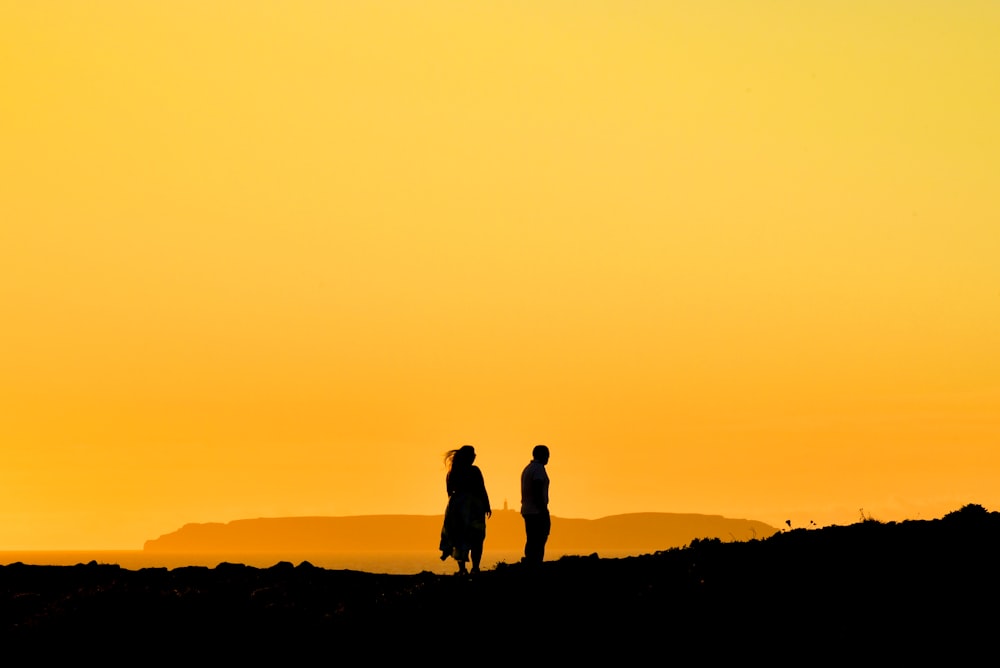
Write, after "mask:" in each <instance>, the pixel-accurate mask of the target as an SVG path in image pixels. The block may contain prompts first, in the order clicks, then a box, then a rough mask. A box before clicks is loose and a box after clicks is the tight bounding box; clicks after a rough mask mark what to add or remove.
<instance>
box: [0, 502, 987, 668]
mask: <svg viewBox="0 0 1000 668" xmlns="http://www.w3.org/2000/svg"><path fill="white" fill-rule="evenodd" d="M998 567H1000V515H998V514H997V513H989V512H986V511H985V510H984V509H982V508H981V507H979V506H973V505H970V506H966V507H964V508H962V509H960V510H958V511H955V512H954V513H950V514H948V515H946V516H945V517H943V518H941V519H938V520H924V521H906V522H899V523H880V522H876V521H863V522H859V523H857V524H854V525H850V526H833V527H825V528H821V529H811V530H806V529H798V530H793V531H786V532H783V533H779V534H776V535H774V536H772V537H770V538H767V539H765V540H751V541H746V542H730V543H723V542H721V541H719V540H717V539H706V540H695V541H693V542H692V543H691V544H690V545H688V546H686V547H684V548H677V549H670V550H666V551H663V552H657V553H653V554H648V555H643V556H637V557H629V558H624V559H602V558H599V557H597V556H596V555H595V556H592V557H564V558H562V559H559V560H557V561H551V562H546V563H544V564H542V566H541V567H539V568H537V569H529V568H527V567H525V566H523V565H522V564H512V565H505V564H499V565H497V567H496V568H494V569H492V570H488V571H484V572H483V573H481V574H479V575H477V576H474V577H471V578H469V577H459V576H442V575H436V574H432V573H422V574H416V575H384V574H374V573H363V572H357V571H337V570H326V569H322V568H317V567H314V566H311V565H310V564H308V563H302V564H297V565H293V564H291V563H279V564H276V565H275V566H272V567H270V568H253V567H248V566H244V565H240V564H220V565H219V566H216V567H215V568H204V567H186V568H176V569H172V570H167V569H140V570H134V571H132V570H126V569H122V568H119V567H118V566H115V565H107V564H97V563H90V564H80V565H77V566H31V565H24V564H11V565H7V566H0V640H2V641H3V646H4V647H5V648H6V649H7V651H8V652H19V653H21V654H22V655H23V654H24V653H25V652H27V653H28V654H27V655H28V656H30V657H33V658H34V659H36V660H37V662H44V661H45V660H47V659H52V660H55V659H57V658H58V659H65V658H71V659H83V658H87V657H93V658H95V659H97V660H104V661H105V662H117V661H119V660H120V661H122V662H124V661H129V662H130V663H135V662H146V661H152V660H154V659H156V660H175V659H176V660H189V661H193V662H195V663H197V662H198V661H199V660H212V661H221V660H226V661H236V660H281V661H284V662H286V663H288V662H291V663H292V664H294V665H299V664H305V663H310V664H311V663H316V662H322V663H326V664H330V663H347V664H348V665H357V664H358V663H359V662H360V661H362V660H364V661H365V662H368V663H371V662H375V663H379V664H381V663H384V662H387V661H390V660H392V661H396V660H411V661H416V660H421V661H422V660H431V661H447V662H449V663H452V662H454V661H462V662H465V661H486V660H490V661H507V660H510V661H521V662H524V661H525V660H527V659H528V658H529V657H534V658H533V659H532V660H531V662H532V663H535V662H536V660H537V661H543V660H551V661H560V662H566V661H593V660H598V658H599V659H600V660H602V661H604V660H612V661H613V662H614V664H615V665H618V664H624V663H631V662H633V661H639V660H641V661H649V660H650V659H649V657H650V656H653V657H659V659H662V661H661V660H656V662H657V663H661V662H667V661H669V660H675V659H676V660H681V658H684V660H685V662H690V660H691V658H692V657H697V658H698V659H699V660H702V659H703V660H705V661H709V662H716V661H718V660H723V659H725V660H752V661H757V660H760V659H765V660H767V661H768V662H769V663H779V664H784V665H792V664H795V665H800V664H809V663H813V662H817V661H819V659H820V658H822V659H823V662H824V663H825V662H826V661H829V660H851V661H852V662H859V663H873V662H876V661H877V662H883V661H884V662H892V663H899V662H900V661H909V660H922V661H926V660H930V659H931V658H932V657H941V660H945V657H947V660H948V661H949V664H951V665H956V664H957V665H961V664H963V663H964V660H963V659H964V658H965V657H968V658H970V660H971V658H972V657H977V656H980V655H981V654H983V653H984V652H988V653H989V656H992V655H994V654H995V635H996V632H997V631H996V630H997V628H998V626H997V623H998V622H1000V619H998V612H997V601H998V594H1000V568H998Z"/></svg>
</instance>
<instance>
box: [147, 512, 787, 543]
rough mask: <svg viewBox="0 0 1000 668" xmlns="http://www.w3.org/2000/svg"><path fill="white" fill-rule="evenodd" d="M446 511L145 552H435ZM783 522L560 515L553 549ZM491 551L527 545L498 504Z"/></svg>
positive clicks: (340, 521)
mask: <svg viewBox="0 0 1000 668" xmlns="http://www.w3.org/2000/svg"><path fill="white" fill-rule="evenodd" d="M442 519H443V518H442V516H440V515H358V516H345V517H276V518H257V519H241V520H233V521H231V522H226V523H219V522H210V523H202V524H186V525H184V526H183V527H181V528H180V529H178V530H177V531H174V532H171V533H168V534H164V535H162V536H160V537H159V538H155V539H152V540H147V541H146V543H145V544H144V546H143V551H144V552H159V553H165V552H175V553H182V552H188V553H195V552H198V553H213V552H220V553H230V554H239V553H256V552H278V551H294V552H302V553H306V552H316V553H319V552H380V551H419V550H428V551H435V550H436V549H437V541H438V536H439V535H440V531H441V522H442ZM777 532H778V529H776V528H775V527H772V526H769V525H768V524H765V523H764V522H759V521H756V520H748V519H732V518H727V517H722V516H721V515H698V514H680V513H628V514H623V515H610V516H608V517H602V518H600V519H595V520H588V519H571V518H563V517H553V518H552V535H551V537H550V539H549V545H548V547H549V549H551V550H553V551H563V552H567V551H581V552H583V553H587V554H589V553H593V552H599V551H602V550H608V551H617V552H622V551H634V552H635V553H636V554H639V553H648V552H655V551H657V550H666V549H670V548H673V547H683V546H685V545H687V544H688V543H690V542H691V541H692V540H694V539H704V538H713V539H714V538H717V539H719V540H723V541H734V540H740V541H743V540H752V539H755V538H757V539H764V538H768V537H770V536H772V535H773V534H775V533H777ZM486 542H487V546H488V549H490V550H517V549H520V548H521V547H523V545H524V524H523V522H522V520H521V516H520V515H519V514H518V513H517V512H516V511H513V510H497V511H494V513H493V516H492V517H491V518H490V519H489V521H488V523H487V529H486Z"/></svg>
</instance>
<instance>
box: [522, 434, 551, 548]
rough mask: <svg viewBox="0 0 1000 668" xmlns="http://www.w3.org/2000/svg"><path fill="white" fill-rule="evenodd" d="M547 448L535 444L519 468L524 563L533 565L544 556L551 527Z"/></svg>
mask: <svg viewBox="0 0 1000 668" xmlns="http://www.w3.org/2000/svg"><path fill="white" fill-rule="evenodd" d="M548 463H549V449H548V447H547V446H544V445H536V446H535V447H534V449H532V451H531V461H530V462H529V463H528V465H527V466H525V467H524V470H523V471H521V517H523V518H524V533H525V542H524V563H526V564H531V565H536V564H540V563H542V559H544V557H545V543H546V541H548V539H549V531H550V530H551V529H552V519H551V518H550V517H549V474H548V472H547V471H546V470H545V465H546V464H548Z"/></svg>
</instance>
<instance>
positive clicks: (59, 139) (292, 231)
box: [0, 0, 1000, 550]
mask: <svg viewBox="0 0 1000 668" xmlns="http://www.w3.org/2000/svg"><path fill="white" fill-rule="evenodd" d="M997 35H1000V3H997V2H995V0H963V1H962V2H953V1H950V0H817V1H811V2H802V1H801V0H767V1H760V0H753V1H751V0H727V1H721V0H689V1H684V2H671V1H667V0H663V1H652V0H651V1H642V0H613V1H612V0H608V1H587V0H557V1H545V0H542V1H538V0H530V1H528V0H523V1H522V0H513V1H511V0H505V1H503V2H459V1H457V0H456V1H454V2H448V1H442V0H424V1H421V2H390V1H378V0H376V1H361V0H356V1H343V2H317V1H305V0H281V1H280V2H277V1H271V2H267V1H263V0H218V1H208V2H206V1H205V0H170V1H169V2H166V1H164V2H160V1H150V2H135V1H134V0H108V1H99V2H70V1H60V0H50V1H47V2H34V1H33V0H0V454H2V463H0V549H8V550H13V549H91V548H93V549H98V548H103V549H140V548H141V546H142V543H143V541H144V540H146V539H148V538H155V537H157V536H159V535H161V534H163V533H167V532H169V531H173V530H175V529H177V528H179V527H180V526H181V525H183V524H185V523H188V522H209V521H216V522H225V521H229V520H233V519H242V518H252V517H277V516H290V515H366V514H386V513H392V514H438V513H440V512H442V511H443V508H444V503H445V493H444V482H443V476H444V466H443V463H442V455H443V453H444V452H445V451H446V450H447V449H449V448H454V447H458V446H460V445H462V444H465V443H469V444H472V445H474V446H475V447H476V448H477V451H478V453H479V458H478V461H477V463H478V464H479V465H480V466H481V468H482V469H483V472H484V475H485V477H486V483H487V487H488V489H489V492H490V494H491V496H492V497H493V501H494V505H495V506H497V507H501V506H502V504H503V502H504V499H507V501H508V503H509V504H510V506H511V507H514V508H516V507H517V503H518V501H519V488H518V477H519V474H520V470H521V468H522V467H523V466H524V465H525V464H526V463H527V461H528V459H529V458H530V450H531V447H532V446H533V445H535V444H536V443H546V444H548V445H549V446H550V448H551V450H552V460H551V462H550V465H549V473H550V475H551V477H552V506H551V509H552V512H553V514H555V515H558V516H563V517H580V518H597V517H603V516H606V515H611V514H618V513H625V512H636V511H662V512H695V513H708V514H722V515H726V516H729V517H734V518H750V519H757V520H761V521H764V522H768V523H770V524H773V525H775V526H777V525H782V524H783V523H784V522H785V520H787V519H790V520H792V522H793V524H794V525H795V526H803V525H807V524H808V523H809V522H810V521H815V522H816V523H817V524H820V525H826V524H831V523H835V524H850V523H853V522H855V521H857V520H858V519H859V516H860V513H861V512H862V511H863V512H864V513H865V514H866V515H868V514H870V515H872V516H874V517H875V518H877V519H882V520H901V519H911V518H912V519H917V518H925V519H930V518H933V517H939V516H940V515H942V514H943V513H945V512H948V511H951V510H955V509H957V508H959V507H960V506H962V505H965V504H966V503H980V504H982V505H984V506H986V507H987V508H988V509H990V510H1000V485H998V484H997V479H998V474H1000V447H998V446H1000V196H998V193H1000V123H998V120H997V119H1000V46H998V42H997ZM487 541H488V539H487ZM436 546H437V537H436V536H430V537H428V549H429V550H433V549H435V548H436Z"/></svg>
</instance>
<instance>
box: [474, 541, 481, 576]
mask: <svg viewBox="0 0 1000 668" xmlns="http://www.w3.org/2000/svg"><path fill="white" fill-rule="evenodd" d="M471 552H472V572H473V573H478V572H479V562H480V561H482V560H483V544H482V543H476V544H475V545H473V546H472V550H471Z"/></svg>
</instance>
